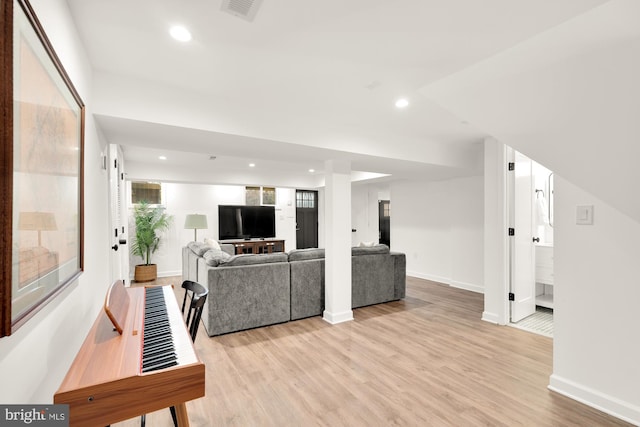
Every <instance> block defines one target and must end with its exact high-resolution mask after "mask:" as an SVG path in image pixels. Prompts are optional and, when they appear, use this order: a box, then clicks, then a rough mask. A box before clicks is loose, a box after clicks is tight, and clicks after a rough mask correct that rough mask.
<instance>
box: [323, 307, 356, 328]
mask: <svg viewBox="0 0 640 427" xmlns="http://www.w3.org/2000/svg"><path fill="white" fill-rule="evenodd" d="M322 320H324V321H325V322H328V323H331V324H332V325H335V324H338V323H342V322H348V321H350V320H353V310H347V311H343V312H342V313H330V312H328V311H327V310H325V311H324V312H323V313H322Z"/></svg>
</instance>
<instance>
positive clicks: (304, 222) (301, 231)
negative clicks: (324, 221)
mask: <svg viewBox="0 0 640 427" xmlns="http://www.w3.org/2000/svg"><path fill="white" fill-rule="evenodd" d="M317 247H318V192H317V191H312V190H296V249H306V248H317Z"/></svg>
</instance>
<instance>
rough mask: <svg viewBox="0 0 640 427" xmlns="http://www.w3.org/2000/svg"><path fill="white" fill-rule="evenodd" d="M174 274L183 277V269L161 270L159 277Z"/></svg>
mask: <svg viewBox="0 0 640 427" xmlns="http://www.w3.org/2000/svg"><path fill="white" fill-rule="evenodd" d="M172 276H180V277H182V270H174V271H160V272H158V277H172Z"/></svg>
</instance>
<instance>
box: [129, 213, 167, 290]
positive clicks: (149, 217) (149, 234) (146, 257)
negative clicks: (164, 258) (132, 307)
mask: <svg viewBox="0 0 640 427" xmlns="http://www.w3.org/2000/svg"><path fill="white" fill-rule="evenodd" d="M133 219H134V221H135V226H136V232H135V238H134V239H133V243H132V244H131V253H132V254H133V255H137V256H139V257H140V258H142V261H144V264H139V265H136V268H135V274H134V280H135V281H136V282H148V281H151V280H155V279H156V278H157V276H158V267H157V265H156V264H151V262H150V261H151V255H153V254H154V253H155V252H156V251H157V250H158V247H159V246H160V235H159V233H162V232H164V231H167V230H168V229H169V226H170V225H171V220H172V219H173V218H172V217H171V216H170V215H167V214H166V212H164V208H162V207H160V206H156V207H152V206H149V203H147V202H146V201H143V202H141V203H139V204H137V205H135V206H134V208H133Z"/></svg>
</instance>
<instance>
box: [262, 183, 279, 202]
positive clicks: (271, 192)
mask: <svg viewBox="0 0 640 427" xmlns="http://www.w3.org/2000/svg"><path fill="white" fill-rule="evenodd" d="M262 204H263V205H275V204H276V189H275V188H273V187H262Z"/></svg>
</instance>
